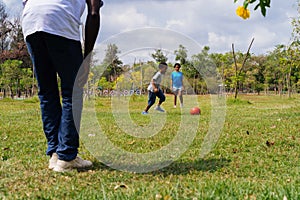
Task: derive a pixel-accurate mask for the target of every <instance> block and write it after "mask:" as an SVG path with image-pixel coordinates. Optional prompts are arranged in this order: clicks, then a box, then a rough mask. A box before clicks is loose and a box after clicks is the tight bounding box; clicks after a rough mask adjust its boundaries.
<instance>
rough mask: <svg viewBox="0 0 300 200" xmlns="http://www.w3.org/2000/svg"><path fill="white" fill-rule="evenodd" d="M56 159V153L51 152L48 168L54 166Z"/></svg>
mask: <svg viewBox="0 0 300 200" xmlns="http://www.w3.org/2000/svg"><path fill="white" fill-rule="evenodd" d="M57 160H58V155H57V154H56V153H53V154H52V156H51V158H50V160H49V166H48V168H49V169H53V168H54V167H55V166H56V163H57Z"/></svg>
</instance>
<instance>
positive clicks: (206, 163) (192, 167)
mask: <svg viewBox="0 0 300 200" xmlns="http://www.w3.org/2000/svg"><path fill="white" fill-rule="evenodd" d="M230 162H231V160H228V159H224V158H221V159H215V158H213V159H198V160H195V161H190V162H189V161H174V162H173V163H171V164H170V165H168V166H167V167H164V168H161V169H158V170H155V171H152V172H147V173H146V174H153V175H158V174H162V175H164V176H168V175H171V174H172V175H184V174H188V173H190V172H191V171H204V172H211V173H213V172H215V171H217V170H219V169H221V168H223V167H226V166H228V164H229V163H230ZM163 165H164V164H163V163H157V164H156V166H163ZM135 167H136V166H134V165H131V166H128V165H127V166H126V168H127V169H134V168H135ZM139 167H141V166H139ZM145 168H147V166H145ZM93 169H94V170H108V171H114V170H115V169H113V168H110V167H109V166H106V165H104V164H102V163H101V162H99V161H97V162H94V167H93Z"/></svg>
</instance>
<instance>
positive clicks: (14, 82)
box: [0, 60, 24, 98]
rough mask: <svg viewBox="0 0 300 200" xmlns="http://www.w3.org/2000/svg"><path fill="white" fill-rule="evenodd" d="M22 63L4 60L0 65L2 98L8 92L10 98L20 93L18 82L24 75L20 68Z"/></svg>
mask: <svg viewBox="0 0 300 200" xmlns="http://www.w3.org/2000/svg"><path fill="white" fill-rule="evenodd" d="M21 65H22V61H19V60H6V61H5V62H4V63H2V64H0V68H1V72H2V74H1V76H0V85H2V88H3V89H4V98H5V97H6V93H7V92H8V91H9V92H10V96H11V98H14V96H15V94H17V93H19V91H20V82H21V79H22V77H23V75H24V71H23V70H22V69H21V68H20V66H21Z"/></svg>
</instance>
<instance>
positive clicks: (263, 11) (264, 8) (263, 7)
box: [260, 4, 266, 17]
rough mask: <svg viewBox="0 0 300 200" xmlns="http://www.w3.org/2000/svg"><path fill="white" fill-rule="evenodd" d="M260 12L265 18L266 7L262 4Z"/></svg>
mask: <svg viewBox="0 0 300 200" xmlns="http://www.w3.org/2000/svg"><path fill="white" fill-rule="evenodd" d="M260 11H261V14H262V15H263V16H264V17H265V16H266V7H265V6H264V5H262V4H260Z"/></svg>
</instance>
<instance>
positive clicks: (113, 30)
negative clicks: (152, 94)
mask: <svg viewBox="0 0 300 200" xmlns="http://www.w3.org/2000/svg"><path fill="white" fill-rule="evenodd" d="M0 1H1V0H0ZM2 1H3V2H4V3H5V4H6V6H7V8H8V10H9V12H10V13H14V15H18V14H19V13H20V12H21V10H22V6H21V4H22V3H21V0H2ZM104 2H105V5H104V7H103V8H102V9H101V34H100V36H99V38H98V43H101V42H103V41H105V40H107V39H108V40H109V38H111V37H112V36H113V35H116V34H120V33H122V32H124V31H132V30H136V29H139V28H145V27H148V28H149V27H156V28H160V29H165V30H169V31H176V32H178V33H180V34H182V35H184V36H186V37H189V38H190V39H192V40H194V41H195V42H197V43H198V44H199V45H200V46H204V45H206V46H209V47H210V48H211V50H210V52H214V53H215V52H216V53H217V52H218V53H224V52H228V51H231V44H232V43H234V44H235V48H236V50H238V51H243V52H245V51H246V50H247V48H248V45H249V43H250V41H251V39H252V38H253V37H254V38H255V41H254V44H253V47H252V49H251V50H252V53H255V54H263V53H266V52H267V51H270V50H273V49H274V47H275V46H276V45H278V44H288V42H289V40H290V37H291V33H292V26H291V20H292V17H295V16H296V15H297V4H296V0H271V2H272V4H271V8H270V9H268V10H267V16H266V17H263V16H262V15H261V13H260V11H259V10H257V11H253V6H250V7H249V8H250V11H251V16H250V19H247V20H243V19H242V18H240V17H238V16H237V15H236V14H235V10H236V8H237V6H239V5H241V4H242V0H239V1H238V3H235V4H234V3H233V0H104ZM17 5H19V6H17ZM158 32H159V31H158ZM159 35H160V34H158V35H156V36H155V37H156V39H157V40H159V39H158V37H159ZM131 42H132V41H131ZM182 45H183V46H185V44H182ZM117 46H118V45H117ZM162 48H164V47H162Z"/></svg>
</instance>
